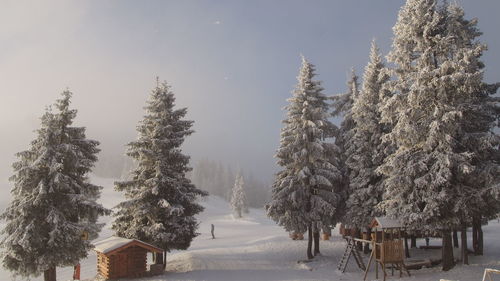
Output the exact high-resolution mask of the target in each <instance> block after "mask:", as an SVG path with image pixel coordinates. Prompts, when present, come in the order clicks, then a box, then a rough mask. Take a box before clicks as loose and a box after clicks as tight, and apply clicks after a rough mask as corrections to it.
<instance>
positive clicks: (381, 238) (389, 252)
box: [337, 217, 410, 281]
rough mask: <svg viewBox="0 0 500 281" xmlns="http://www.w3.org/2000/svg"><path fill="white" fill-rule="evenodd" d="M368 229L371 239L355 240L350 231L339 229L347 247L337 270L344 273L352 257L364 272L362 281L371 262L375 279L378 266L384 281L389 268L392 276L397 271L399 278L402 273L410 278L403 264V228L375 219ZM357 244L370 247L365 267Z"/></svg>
mask: <svg viewBox="0 0 500 281" xmlns="http://www.w3.org/2000/svg"><path fill="white" fill-rule="evenodd" d="M370 228H371V229H372V233H371V237H367V235H365V236H364V237H363V238H367V239H360V238H355V237H353V235H354V234H353V232H352V231H351V230H349V229H343V228H341V234H342V235H343V236H344V238H345V239H346V241H347V246H346V250H345V252H344V255H343V256H342V259H341V260H340V263H339V265H338V267H337V268H338V269H339V270H340V271H342V272H345V269H346V267H347V264H348V262H349V259H350V257H351V256H353V257H354V260H355V261H356V264H357V265H358V267H359V268H360V269H361V270H363V271H364V272H365V275H364V278H363V280H366V277H367V275H368V271H369V270H370V266H371V264H372V262H374V263H375V276H376V278H377V279H378V265H379V264H380V267H381V269H382V273H383V274H384V281H385V280H386V277H387V269H388V268H389V267H390V269H391V273H392V275H394V270H395V269H396V270H399V277H402V276H403V271H405V272H406V273H407V274H408V276H410V272H409V271H408V269H407V268H406V266H405V263H404V256H405V252H404V246H403V235H402V229H403V227H402V226H401V225H400V224H399V222H397V221H395V220H392V219H389V218H386V217H377V218H374V219H373V220H372V222H371V223H370ZM357 243H368V244H370V245H371V249H372V250H371V254H370V259H369V261H368V265H367V266H365V264H364V262H363V259H362V255H361V253H360V252H359V249H358V247H357V245H356V244H357Z"/></svg>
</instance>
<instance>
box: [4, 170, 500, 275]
mask: <svg viewBox="0 0 500 281" xmlns="http://www.w3.org/2000/svg"><path fill="white" fill-rule="evenodd" d="M113 181H114V180H112V179H100V178H95V179H94V182H95V183H97V184H100V185H102V186H104V190H103V196H102V200H101V202H102V203H103V204H104V205H105V206H106V207H113V206H115V205H116V204H117V203H118V202H119V201H120V200H121V198H122V197H121V195H120V194H119V193H117V192H115V191H113ZM202 204H203V205H204V206H205V207H206V209H205V211H204V212H203V213H202V214H201V215H200V216H199V220H200V222H201V223H200V229H199V232H201V235H200V236H198V237H197V238H196V239H195V240H194V241H193V243H192V245H191V247H190V248H189V250H187V251H178V252H172V253H169V255H168V265H167V272H166V273H165V274H164V275H161V276H156V277H150V278H142V279H134V280H141V281H146V280H149V281H156V280H158V281H159V280H207V281H210V280H213V281H216V280H217V281H223V280H228V281H239V280H344V281H350V280H352V281H354V280H362V279H363V273H362V272H361V271H360V270H359V269H358V268H357V266H356V265H355V264H354V262H353V261H352V262H350V263H349V265H348V267H347V271H346V273H344V274H342V273H340V272H339V271H337V270H336V267H337V263H338V261H339V259H340V257H341V256H342V254H343V251H344V248H345V242H344V241H343V240H342V239H341V237H339V236H338V235H334V236H333V237H332V239H331V240H330V241H321V253H322V255H321V256H320V257H316V258H315V260H314V261H312V262H310V263H298V262H297V261H298V260H303V259H305V249H306V245H307V241H305V240H304V241H292V240H291V239H289V238H288V234H287V233H286V232H285V231H284V230H283V229H282V228H280V227H278V226H276V225H275V224H274V222H272V221H270V220H269V219H268V218H267V217H266V215H265V212H264V211H263V210H258V209H250V214H248V215H247V216H246V217H245V218H243V219H234V218H233V216H232V215H231V214H230V209H229V205H228V204H227V202H225V201H223V200H222V199H220V198H218V197H210V198H208V199H207V200H205V201H204V202H202ZM103 221H106V222H109V221H110V218H104V219H103ZM211 224H214V225H215V236H216V239H212V237H211V235H210V225H211ZM336 232H337V230H336V229H335V230H334V233H335V234H336ZM111 234H112V232H111V230H110V229H109V224H108V225H107V226H106V227H105V229H104V230H103V231H102V233H101V237H100V238H99V239H103V238H106V237H109V236H111ZM484 235H485V242H486V245H485V249H484V250H485V255H484V256H482V257H475V256H471V257H470V265H469V266H460V265H458V266H456V267H455V268H454V269H452V270H451V271H449V272H442V271H441V270H440V268H439V267H436V268H430V269H422V270H413V271H411V272H410V273H411V274H412V276H411V277H409V278H408V277H403V278H402V279H401V280H415V281H431V280H432V281H434V280H440V279H449V280H461V281H467V280H471V281H472V280H482V275H483V272H484V268H497V269H498V268H500V224H499V223H498V222H497V221H496V220H495V221H491V222H490V224H489V225H488V226H486V227H484ZM469 237H470V235H469ZM439 243H440V241H439V240H435V241H431V244H436V245H438V244H439ZM411 254H412V257H416V258H421V257H431V256H439V255H440V251H439V250H437V251H436V250H429V251H424V250H414V249H412V252H411ZM458 256H459V255H458V251H457V252H456V256H455V257H458ZM367 259H368V257H365V262H367ZM372 268H373V267H372ZM57 273H58V280H59V281H63V280H70V279H71V277H72V273H73V269H72V268H58V270H57ZM95 274H96V257H95V254H94V253H93V252H91V253H89V257H88V258H87V259H86V260H84V261H82V276H81V277H82V279H87V280H92V279H93V277H94V276H95ZM498 277H500V276H498ZM498 277H497V279H498V280H500V278H498ZM11 279H12V278H11V277H10V274H9V273H8V272H5V271H4V270H3V269H0V280H11ZM373 279H375V273H374V271H373V270H372V271H371V272H370V273H369V275H368V278H367V280H373ZM32 280H43V279H42V278H35V279H32ZM127 280H132V279H127ZM389 280H399V279H398V278H395V277H391V278H389Z"/></svg>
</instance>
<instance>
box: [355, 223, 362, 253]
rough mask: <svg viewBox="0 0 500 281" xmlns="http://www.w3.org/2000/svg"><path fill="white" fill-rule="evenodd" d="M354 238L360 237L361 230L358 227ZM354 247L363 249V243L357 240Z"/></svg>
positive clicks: (359, 249)
mask: <svg viewBox="0 0 500 281" xmlns="http://www.w3.org/2000/svg"><path fill="white" fill-rule="evenodd" d="M355 238H361V230H360V229H359V228H356V236H355ZM356 247H358V251H363V243H362V242H359V241H357V242H356Z"/></svg>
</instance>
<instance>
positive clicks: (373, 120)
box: [344, 41, 389, 229]
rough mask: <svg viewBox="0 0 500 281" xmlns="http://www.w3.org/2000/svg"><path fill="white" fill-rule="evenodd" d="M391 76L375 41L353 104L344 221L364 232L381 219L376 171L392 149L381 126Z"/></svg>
mask: <svg viewBox="0 0 500 281" xmlns="http://www.w3.org/2000/svg"><path fill="white" fill-rule="evenodd" d="M388 79H389V75H388V74H387V71H385V66H384V63H383V62H382V58H381V57H380V54H379V51H378V48H377V46H376V44H375V41H373V42H372V45H371V50H370V61H369V63H368V65H367V66H366V68H365V72H364V75H363V86H362V89H361V91H360V93H359V94H358V95H354V97H353V104H352V110H351V115H352V121H353V128H352V131H353V134H352V136H351V138H350V140H349V143H350V144H349V145H348V147H349V149H348V150H347V151H346V153H347V156H346V158H347V159H346V162H347V166H348V167H349V199H348V201H347V207H346V216H345V218H344V221H345V222H346V224H347V225H348V226H350V227H355V228H358V229H364V228H367V227H368V224H369V223H370V220H371V219H373V217H375V216H379V215H381V213H380V212H379V211H377V208H376V206H377V204H378V203H379V202H380V201H382V195H383V193H384V187H383V184H382V176H381V175H380V174H379V173H377V172H376V169H377V168H378V167H379V166H380V165H381V164H382V162H383V160H384V158H385V155H386V153H387V150H388V148H387V147H386V145H385V144H384V143H383V142H382V135H383V134H384V133H387V126H385V125H384V124H382V123H381V122H380V119H381V117H380V110H379V109H380V104H381V102H382V101H383V100H384V99H385V98H386V97H387V95H388V93H387V91H385V89H384V84H385V83H386V82H387V81H388Z"/></svg>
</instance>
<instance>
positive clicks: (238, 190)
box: [231, 173, 248, 218]
mask: <svg viewBox="0 0 500 281" xmlns="http://www.w3.org/2000/svg"><path fill="white" fill-rule="evenodd" d="M247 208H248V207H247V197H246V194H245V183H244V182H243V177H242V176H241V173H238V174H237V175H236V180H235V182H234V186H233V192H232V195H231V209H232V210H233V212H234V214H235V215H236V216H237V217H238V218H241V217H242V215H241V214H242V213H243V212H245V210H247Z"/></svg>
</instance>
